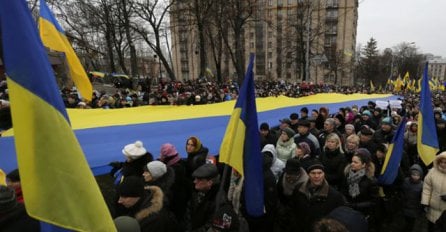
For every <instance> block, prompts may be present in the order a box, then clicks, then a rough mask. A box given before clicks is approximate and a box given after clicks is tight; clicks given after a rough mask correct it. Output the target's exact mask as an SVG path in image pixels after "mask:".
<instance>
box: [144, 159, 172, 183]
mask: <svg viewBox="0 0 446 232" xmlns="http://www.w3.org/2000/svg"><path fill="white" fill-rule="evenodd" d="M146 170H147V171H148V172H150V175H151V176H152V178H153V179H155V180H156V179H158V178H160V177H162V176H163V175H164V174H166V172H167V167H166V165H165V164H164V163H163V162H161V161H158V160H155V161H152V162H149V163H148V164H147V165H146Z"/></svg>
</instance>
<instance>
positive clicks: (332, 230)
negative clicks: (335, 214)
mask: <svg viewBox="0 0 446 232" xmlns="http://www.w3.org/2000/svg"><path fill="white" fill-rule="evenodd" d="M313 232H348V229H347V228H346V227H345V226H344V225H343V224H342V223H341V222H339V221H338V220H335V219H331V218H322V219H321V220H319V221H317V222H316V223H315V224H314V226H313Z"/></svg>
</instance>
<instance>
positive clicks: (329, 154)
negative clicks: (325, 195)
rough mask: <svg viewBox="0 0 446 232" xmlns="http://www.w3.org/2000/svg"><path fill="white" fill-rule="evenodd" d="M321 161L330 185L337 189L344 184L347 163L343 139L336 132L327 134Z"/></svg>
mask: <svg viewBox="0 0 446 232" xmlns="http://www.w3.org/2000/svg"><path fill="white" fill-rule="evenodd" d="M321 162H322V164H323V165H324V167H325V176H326V178H327V181H328V183H329V184H330V186H333V187H334V188H336V189H339V187H340V186H341V184H342V180H343V176H344V175H343V171H344V167H345V165H346V160H345V157H344V152H343V150H342V147H341V139H340V138H339V136H338V135H337V134H336V133H331V134H328V135H327V138H326V140H325V146H324V149H323V152H322V154H321Z"/></svg>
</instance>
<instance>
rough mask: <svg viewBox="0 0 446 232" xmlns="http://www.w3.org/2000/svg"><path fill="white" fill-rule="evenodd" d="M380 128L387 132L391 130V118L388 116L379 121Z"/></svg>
mask: <svg viewBox="0 0 446 232" xmlns="http://www.w3.org/2000/svg"><path fill="white" fill-rule="evenodd" d="M381 129H382V130H383V131H384V132H389V131H391V130H392V119H391V118H390V117H385V118H383V120H382V121H381Z"/></svg>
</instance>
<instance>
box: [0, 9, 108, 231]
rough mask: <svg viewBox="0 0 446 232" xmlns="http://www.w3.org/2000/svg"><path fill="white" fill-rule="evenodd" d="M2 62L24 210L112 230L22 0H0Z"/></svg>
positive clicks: (64, 223)
mask: <svg viewBox="0 0 446 232" xmlns="http://www.w3.org/2000/svg"><path fill="white" fill-rule="evenodd" d="M0 23H1V24H0V25H1V31H2V42H3V44H2V46H3V55H4V64H5V67H6V73H7V74H8V79H7V82H8V87H9V94H10V95H9V96H10V102H11V112H12V119H13V123H14V132H15V145H16V151H17V159H18V166H19V169H20V177H21V182H22V188H23V194H24V199H25V204H26V210H27V212H28V214H29V215H31V216H32V217H33V218H36V219H38V220H41V221H44V222H48V223H50V224H53V225H56V226H59V227H63V228H66V229H71V230H75V231H115V230H116V229H115V227H114V224H113V221H112V218H111V216H110V213H109V211H108V209H107V206H106V204H105V202H104V199H103V197H102V195H101V192H100V190H99V187H98V185H97V183H96V181H95V179H94V177H93V175H92V172H91V170H90V168H89V166H88V164H87V162H86V160H85V157H84V155H83V152H82V149H81V147H80V145H79V143H78V142H77V139H76V137H75V136H74V133H73V131H72V130H71V128H70V123H69V121H68V117H67V113H66V111H65V108H64V105H63V102H62V98H61V96H60V93H59V90H58V87H57V85H56V80H55V77H54V73H53V70H52V68H51V65H50V63H49V61H48V56H47V53H46V51H45V49H44V47H43V44H42V42H41V40H40V38H39V36H38V33H37V28H36V24H35V22H34V21H33V18H32V16H31V13H30V11H29V9H28V6H27V3H26V2H25V1H24V0H14V1H11V0H0Z"/></svg>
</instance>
